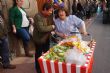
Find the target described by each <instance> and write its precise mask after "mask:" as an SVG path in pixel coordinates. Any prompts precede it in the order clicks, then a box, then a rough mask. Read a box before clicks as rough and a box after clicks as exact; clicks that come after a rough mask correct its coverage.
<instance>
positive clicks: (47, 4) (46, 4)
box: [42, 2, 53, 10]
mask: <svg viewBox="0 0 110 73" xmlns="http://www.w3.org/2000/svg"><path fill="white" fill-rule="evenodd" d="M52 7H53V6H52V4H51V3H49V2H46V3H44V5H43V7H42V10H45V9H46V10H49V9H50V8H52Z"/></svg>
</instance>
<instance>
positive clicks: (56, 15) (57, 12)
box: [55, 8, 69, 19]
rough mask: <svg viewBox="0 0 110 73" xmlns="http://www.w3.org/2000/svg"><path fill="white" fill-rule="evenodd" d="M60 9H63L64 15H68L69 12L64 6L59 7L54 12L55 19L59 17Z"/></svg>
mask: <svg viewBox="0 0 110 73" xmlns="http://www.w3.org/2000/svg"><path fill="white" fill-rule="evenodd" d="M60 11H64V12H65V13H66V16H69V13H68V11H67V10H66V9H65V8H59V9H58V10H57V11H56V14H55V18H56V19H57V18H59V15H58V14H59V12H60Z"/></svg>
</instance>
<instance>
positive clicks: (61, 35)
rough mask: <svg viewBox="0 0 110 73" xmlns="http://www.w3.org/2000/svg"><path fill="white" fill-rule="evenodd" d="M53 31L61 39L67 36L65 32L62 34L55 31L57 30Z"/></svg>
mask: <svg viewBox="0 0 110 73" xmlns="http://www.w3.org/2000/svg"><path fill="white" fill-rule="evenodd" d="M55 33H56V34H57V35H58V36H60V37H61V38H63V39H65V38H66V37H67V35H66V34H63V33H60V32H57V31H55Z"/></svg>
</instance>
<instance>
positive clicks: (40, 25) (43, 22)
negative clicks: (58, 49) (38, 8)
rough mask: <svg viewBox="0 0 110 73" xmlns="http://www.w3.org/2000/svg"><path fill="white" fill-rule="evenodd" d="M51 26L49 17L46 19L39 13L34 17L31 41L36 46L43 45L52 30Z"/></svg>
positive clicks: (51, 22) (51, 20)
mask: <svg viewBox="0 0 110 73" xmlns="http://www.w3.org/2000/svg"><path fill="white" fill-rule="evenodd" d="M52 25H53V19H52V17H51V16H50V17H48V18H46V17H44V16H43V15H42V14H40V13H38V14H36V15H35V16H34V31H33V40H34V41H35V43H36V44H43V43H45V42H46V41H47V40H48V39H49V37H50V32H51V31H52V30H53V28H52Z"/></svg>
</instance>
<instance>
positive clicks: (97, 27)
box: [0, 15, 110, 73]
mask: <svg viewBox="0 0 110 73" xmlns="http://www.w3.org/2000/svg"><path fill="white" fill-rule="evenodd" d="M101 20H102V16H101V15H99V16H96V17H95V18H93V19H92V20H91V21H92V23H91V22H89V21H87V22H86V23H87V25H88V24H90V25H88V31H89V33H90V34H92V36H93V38H94V39H95V40H96V42H97V44H96V48H95V52H94V65H93V73H110V47H109V45H110V32H109V31H110V24H102V21H101ZM12 63H13V64H16V65H17V68H16V69H15V70H3V69H0V73H36V72H35V69H34V58H25V57H20V58H17V59H14V61H13V62H12Z"/></svg>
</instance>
